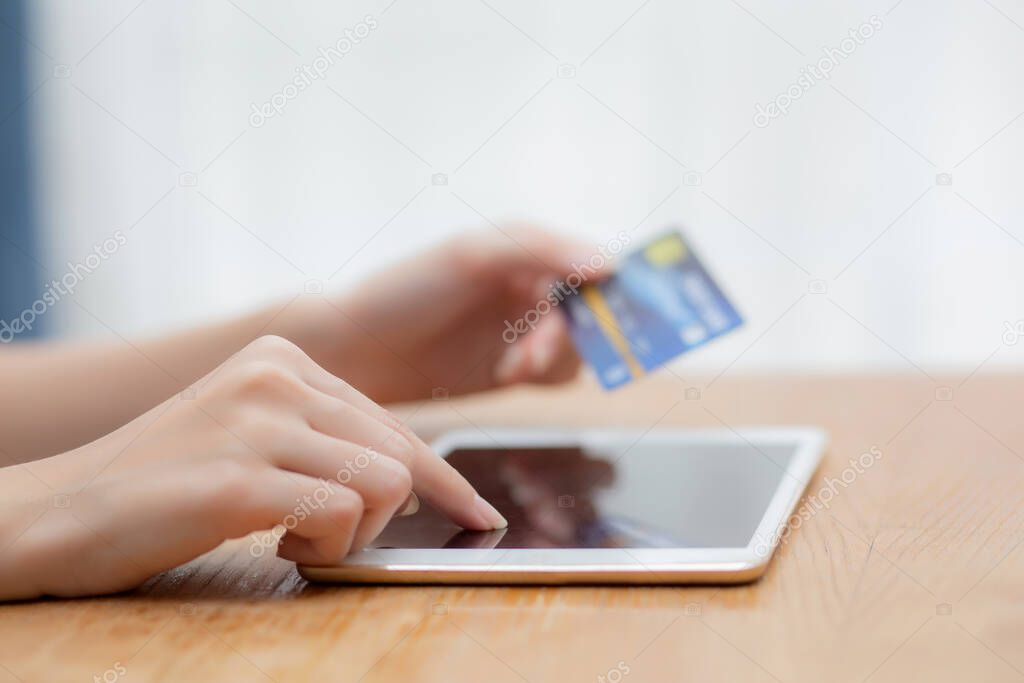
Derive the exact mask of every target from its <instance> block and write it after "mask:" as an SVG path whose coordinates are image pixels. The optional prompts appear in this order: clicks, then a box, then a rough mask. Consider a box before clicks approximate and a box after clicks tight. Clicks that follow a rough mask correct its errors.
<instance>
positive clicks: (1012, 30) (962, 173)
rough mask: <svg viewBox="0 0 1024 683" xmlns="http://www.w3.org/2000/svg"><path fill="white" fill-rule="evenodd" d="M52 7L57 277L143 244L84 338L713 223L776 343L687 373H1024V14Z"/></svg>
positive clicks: (1003, 9)
mask: <svg viewBox="0 0 1024 683" xmlns="http://www.w3.org/2000/svg"><path fill="white" fill-rule="evenodd" d="M389 3H390V4H389ZM32 4H33V6H34V8H35V16H34V17H33V20H34V27H33V31H32V33H31V35H30V36H26V37H27V38H29V40H31V42H32V43H34V45H35V49H34V50H33V55H34V57H35V59H36V68H35V70H34V74H33V79H34V85H38V86H39V88H38V90H37V91H36V93H35V94H34V95H33V97H32V99H31V100H30V102H29V105H28V106H30V107H31V108H32V115H33V119H34V121H35V122H36V124H37V129H36V138H37V144H38V145H39V147H40V163H39V164H38V168H37V175H38V179H39V185H40V204H41V209H42V219H43V222H44V227H45V230H46V234H47V237H48V240H49V247H48V249H47V252H46V261H47V265H48V267H49V268H50V270H51V271H52V275H55V276H56V275H60V274H61V273H63V272H64V271H65V270H66V267H67V266H66V263H67V262H68V261H69V260H72V261H80V260H82V259H83V258H84V257H85V255H86V254H87V253H89V252H90V251H91V250H92V248H93V246H94V245H97V244H99V243H100V242H102V241H103V240H104V239H105V238H107V237H109V236H110V235H111V234H112V233H113V232H114V231H115V230H122V231H124V232H125V234H126V235H127V236H128V244H127V245H126V246H124V247H123V248H121V249H120V250H119V251H118V252H117V253H116V254H115V255H114V256H113V257H111V258H110V259H109V260H108V261H106V262H104V264H103V265H102V266H101V267H100V268H99V269H98V270H97V271H96V272H95V273H93V274H92V275H90V276H89V277H88V278H87V279H86V281H84V282H83V283H82V284H81V286H80V289H79V291H78V293H77V294H76V295H75V296H76V299H77V302H78V303H80V304H81V307H79V306H76V305H73V304H72V303H70V302H66V301H65V302H62V303H61V304H59V305H58V306H56V307H55V308H54V309H53V310H52V311H51V312H50V313H49V314H48V316H49V318H48V322H49V323H50V324H51V325H53V326H54V327H56V329H57V330H58V331H59V332H61V333H64V334H70V335H75V336H82V337H99V338H103V337H111V336H113V335H124V336H129V337H131V336H138V335H147V334H154V333H158V332H160V331H162V330H166V329H170V328H173V327H177V326H181V325H186V324H189V323H193V322H197V321H201V320H209V319H212V318H214V317H216V316H219V315H225V314H229V313H234V312H241V311H244V310H247V309H248V308H250V307H252V306H255V305H260V304H265V303H267V302H270V301H274V300H278V299H281V298H282V297H290V296H292V295H294V294H295V293H297V292H298V291H300V290H301V289H302V288H303V285H304V283H305V282H306V281H307V280H309V279H322V280H328V279H330V287H332V288H341V287H344V286H346V284H347V283H351V282H352V281H353V280H355V279H357V278H359V277H360V276H361V275H363V274H365V273H367V272H369V271H372V270H373V269H375V268H377V267H379V266H380V264H382V263H383V262H386V261H388V260H391V259H395V258H399V257H401V256H405V255H408V254H411V253H414V252H415V251H416V250H417V249H419V248H421V247H422V246H424V245H426V244H428V243H433V242H435V241H437V240H439V239H442V238H443V237H445V236H448V235H450V234H454V233H456V232H458V231H460V230H464V229H467V228H475V227H481V226H485V227H486V226H487V221H494V222H496V223H502V222H505V221H510V220H531V221H536V222H539V223H542V224H544V225H548V226H552V227H554V228H557V229H561V230H565V231H570V232H573V233H576V234H578V235H579V236H581V237H583V238H584V239H586V240H588V241H589V242H590V243H593V244H595V245H597V244H600V243H602V242H604V241H606V240H607V239H608V238H609V237H610V236H612V235H613V234H614V233H615V232H617V231H619V230H633V229H634V228H636V233H635V234H636V239H637V240H640V239H643V238H644V237H646V236H650V235H652V234H654V233H656V232H658V231H660V230H661V229H663V228H664V227H665V226H666V225H668V224H671V223H682V224H685V225H686V226H687V227H688V233H689V236H690V238H691V240H692V241H693V242H694V243H695V245H696V246H697V247H698V249H699V251H700V252H701V253H702V255H703V256H704V258H705V260H706V261H707V262H708V264H709V265H710V266H711V268H712V269H713V271H714V272H715V273H716V274H717V275H718V276H719V278H720V280H721V281H722V283H723V285H724V286H725V288H726V289H727V291H728V292H729V293H730V294H731V295H732V297H733V298H734V300H735V301H736V303H737V305H738V307H739V308H740V309H741V310H742V311H743V313H744V314H745V316H746V317H747V318H748V324H747V326H746V327H745V328H744V329H743V330H742V331H741V332H739V333H736V334H733V335H731V336H730V337H728V338H727V339H724V340H722V341H721V342H720V343H716V344H713V345H711V346H710V347H708V348H707V349H704V350H701V351H699V352H696V353H694V354H692V355H691V356H689V357H687V358H686V359H684V360H683V361H682V362H683V363H684V364H685V366H686V367H689V368H696V369H699V370H706V371H709V372H712V373H714V372H719V371H722V370H723V369H725V368H727V367H728V368H729V370H728V371H729V372H730V373H741V372H756V371H762V370H782V369H787V370H788V369H798V370H807V371H816V370H829V371H858V370H871V369H882V368H891V369H897V370H903V371H908V372H911V373H914V372H918V370H917V369H915V366H917V368H919V369H920V370H922V371H924V372H927V373H934V372H944V371H948V370H952V371H956V372H960V373H963V374H966V373H969V372H971V371H973V370H974V369H975V368H977V367H978V366H979V365H981V364H983V366H984V369H985V370H995V369H998V368H1000V367H1007V366H1019V365H1020V364H1021V361H1022V359H1024V351H1022V347H1024V342H1022V343H1021V344H1018V345H1012V346H1011V345H1006V344H1004V343H1003V342H1002V337H1003V332H1004V325H1005V324H1006V323H1007V322H1010V323H1013V322H1016V321H1017V320H1020V319H1022V318H1024V305H1022V304H1024V275H1022V272H1021V268H1020V264H1022V263H1024V244H1022V243H1021V241H1020V240H1022V239H1024V221H1022V218H1024V192H1022V190H1021V188H1022V184H1021V180H1022V174H1021V172H1020V166H1019V161H1018V159H1019V157H1020V153H1021V151H1022V150H1024V118H1018V117H1020V116H1021V114H1022V113H1024V80H1022V79H1021V78H1020V74H1021V73H1022V69H1024V28H1022V24H1024V8H1022V7H1021V6H1020V4H1019V3H1013V2H1011V1H1010V0H992V1H991V2H986V1H985V0H944V1H939V2H932V1H930V0H902V1H897V0H887V1H886V2H877V1H865V2H846V3H840V2H836V1H826V2H820V1H813V2H812V1H810V0H808V1H807V2H781V1H774V2H769V1H768V0H742V2H741V3H739V4H737V3H735V2H727V1H720V2H670V1H669V0H650V1H649V2H638V1H635V0H634V1H631V2H615V3H595V2H584V1H583V0H578V1H574V2H560V3H547V2H530V3H521V2H512V1H511V0H488V2H487V3H485V2H481V1H480V0H448V1H438V2H416V1H414V0H396V1H395V2H393V3H391V0H384V1H382V2H355V3H352V2H345V3H342V2H317V3H290V2H289V3H285V2H280V1H276V0H235V1H234V2H231V1H230V0H177V1H173V2H172V1H171V0H144V1H143V2H141V3H139V2H138V0H117V1H114V2H105V3H82V2H78V1H75V0H38V1H35V2H33V3H32ZM366 15H372V16H373V17H374V18H375V20H376V22H377V24H378V26H377V28H376V30H374V31H373V32H372V33H371V34H370V35H369V36H368V37H367V38H366V39H365V40H364V41H363V42H362V43H361V44H359V45H357V46H356V47H355V48H354V49H353V50H352V51H351V53H349V54H348V55H347V56H346V57H345V58H344V59H342V60H341V61H340V62H338V63H337V64H336V65H334V66H333V67H332V68H331V69H330V71H329V73H328V75H327V78H326V79H325V81H321V82H318V83H316V84H314V86H313V87H312V88H310V89H309V90H306V91H304V92H302V93H300V94H299V96H298V97H297V98H295V99H294V100H293V101H291V102H290V103H289V104H288V106H287V108H286V110H285V111H284V113H283V114H282V115H281V116H278V117H275V118H272V119H270V120H269V121H267V123H266V124H265V125H264V126H262V127H260V128H253V127H251V126H250V122H249V115H250V112H251V105H252V104H253V103H256V104H262V103H263V102H265V101H267V100H268V99H270V97H271V96H272V95H273V94H274V93H277V92H280V91H281V89H282V88H283V87H284V86H285V85H286V84H287V83H288V82H289V81H290V80H291V79H292V78H293V77H294V75H295V69H296V68H297V67H301V66H303V65H309V64H311V63H312V62H313V60H314V58H315V57H316V55H317V53H316V49H317V48H318V47H320V46H326V45H330V44H333V43H335V42H336V41H337V40H338V39H339V38H341V37H343V36H344V29H346V28H352V27H354V26H355V25H356V24H357V23H358V22H360V21H362V20H363V19H364V17H365V16H366ZM872 15H877V16H878V17H879V19H880V20H881V21H882V24H883V27H882V29H881V30H880V31H878V32H877V33H876V35H874V36H873V37H871V38H870V39H868V40H866V41H865V43H864V45H861V46H859V47H857V48H856V50H855V51H854V52H853V54H852V55H851V56H850V57H848V58H846V59H845V60H844V61H842V62H841V63H840V64H839V66H837V67H836V68H835V70H834V72H833V74H832V77H831V79H830V80H828V81H821V82H817V83H816V84H815V85H813V87H811V88H810V89H809V91H808V92H806V94H804V95H803V96H802V97H801V98H800V99H798V100H797V101H795V102H794V103H793V105H792V107H791V109H790V111H789V113H788V114H787V115H785V116H782V117H780V118H778V119H776V120H774V121H772V122H771V123H770V125H768V126H767V127H765V128H758V127H755V126H754V125H753V115H754V112H755V104H757V103H762V104H765V103H767V102H768V101H770V100H771V99H773V98H774V97H775V96H776V95H778V94H780V93H782V92H784V91H785V90H786V89H787V88H788V87H789V86H790V85H791V84H792V83H794V82H795V81H796V79H797V78H798V77H799V76H800V72H801V69H802V68H803V67H804V66H805V65H807V64H810V63H813V62H817V60H818V59H819V58H821V57H822V48H823V47H826V46H831V47H838V46H839V45H840V42H841V41H842V39H843V38H845V37H847V35H848V31H849V30H850V29H855V28H856V27H858V26H860V25H861V24H862V23H864V22H867V21H868V20H869V18H870V17H871V16H872ZM560 64H571V65H574V68H575V77H573V78H560V77H558V67H559V65H560ZM59 65H67V66H68V67H70V77H69V78H59V77H55V73H56V75H58V76H59V75H66V73H65V72H62V71H61V70H60V67H59ZM55 68H56V69H57V71H56V72H55ZM328 86H329V88H328ZM332 89H333V91H332ZM688 171H697V172H699V173H701V174H702V176H701V183H700V185H697V186H691V185H687V184H685V182H684V181H685V179H687V178H688V177H692V176H687V175H686V174H687V172H688ZM186 172H193V173H197V174H198V186H196V187H186V186H181V185H180V182H179V178H180V176H181V174H182V173H186ZM435 173H445V174H447V175H448V178H449V184H448V185H447V186H435V185H433V184H432V183H431V177H432V175H433V174H435ZM939 173H952V176H953V183H952V185H951V186H946V185H937V184H936V175H937V174H939ZM410 200H411V201H410ZM343 264H344V267H343V268H341V270H340V271H339V272H338V273H337V275H336V276H334V277H333V278H331V276H332V274H334V273H335V271H336V270H338V268H339V267H341V266H342V265H343ZM813 280H823V281H824V283H825V285H826V286H827V293H826V294H815V293H811V292H810V291H809V285H810V283H811V281H813ZM86 311H88V313H87V312H86Z"/></svg>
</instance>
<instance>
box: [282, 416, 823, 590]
mask: <svg viewBox="0 0 1024 683" xmlns="http://www.w3.org/2000/svg"><path fill="white" fill-rule="evenodd" d="M825 443H826V437H825V434H824V433H823V432H821V431H820V430H817V429H812V428H784V429H780V428H772V429H744V430H738V431H736V432H733V431H726V430H689V429H678V430H676V429H673V430H667V429H659V430H651V431H632V430H596V429H580V430H571V431H570V430H564V431H563V430H559V431H551V430H539V429H482V430H472V431H457V432H451V433H449V434H446V435H445V436H444V437H442V438H441V439H440V440H439V441H437V442H436V444H435V448H436V450H437V452H438V453H439V454H440V455H441V456H443V457H445V458H447V459H448V461H449V462H450V463H451V464H452V465H453V466H454V467H455V468H456V469H458V470H459V471H460V472H462V474H463V475H465V476H466V478H467V479H469V481H470V482H471V483H472V484H473V485H474V486H475V487H476V489H477V490H478V491H479V492H480V494H481V495H482V496H483V497H484V498H486V499H487V500H489V501H491V503H493V504H494V505H495V507H497V508H498V510H499V511H500V512H501V513H502V514H503V515H504V516H505V518H506V519H508V522H509V525H508V528H507V529H503V530H500V531H492V532H471V531H465V530H462V529H460V528H458V527H457V526H455V525H454V524H453V523H452V522H450V521H448V520H447V519H446V518H445V517H444V516H442V515H441V514H440V513H438V512H437V511H436V510H434V509H432V508H430V507H429V506H427V505H423V506H422V507H421V508H420V511H419V512H417V513H416V514H415V515H412V516H410V517H401V518H396V519H394V520H393V521H392V522H391V523H390V524H389V525H388V527H387V528H386V529H385V530H384V532H383V534H381V536H380V537H379V538H378V539H377V540H376V542H375V543H374V544H373V546H372V547H370V548H367V549H366V550H363V551H362V552H359V553H355V554H353V555H351V556H350V557H349V558H347V559H346V561H345V562H344V563H343V564H342V565H341V566H337V567H309V566H303V567H300V568H299V571H300V573H301V574H302V575H303V576H304V577H306V578H307V579H310V580H313V581H341V582H357V583H467V584H469V583H488V584H531V583H537V584H562V583H593V584H600V583H631V584H672V583H738V582H742V581H749V580H752V579H755V578H757V577H759V576H760V575H761V574H762V573H763V572H764V570H765V568H766V567H767V564H768V561H769V559H770V558H771V555H772V552H773V551H774V550H775V546H776V545H777V544H778V542H779V539H780V538H781V536H782V532H783V530H784V529H785V527H786V523H787V520H788V518H789V516H790V515H791V514H792V513H793V510H794V508H795V506H796V504H797V501H798V500H799V498H800V496H801V494H802V492H803V490H804V488H805V487H806V485H807V483H808V481H809V480H810V478H811V477H812V476H813V474H814V472H815V469H816V468H817V466H818V463H819V461H820V459H821V455H822V451H823V450H824V448H825Z"/></svg>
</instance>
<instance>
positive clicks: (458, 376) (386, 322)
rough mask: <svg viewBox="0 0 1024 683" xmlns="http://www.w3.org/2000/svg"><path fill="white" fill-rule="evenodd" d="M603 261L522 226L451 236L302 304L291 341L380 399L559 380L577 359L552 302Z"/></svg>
mask: <svg viewBox="0 0 1024 683" xmlns="http://www.w3.org/2000/svg"><path fill="white" fill-rule="evenodd" d="M609 258H610V257H609V255H608V254H605V253H604V252H602V251H600V250H599V249H598V248H597V247H596V246H592V247H587V246H585V245H582V246H581V245H580V244H578V243H575V242H573V241H570V240H567V239H564V238H561V237H558V236H556V235H552V234H549V233H545V232H543V231H540V230H536V229H532V228H510V229H507V230H506V229H502V230H498V229H493V228H492V229H488V230H484V231H480V232H475V233H470V234H466V235H461V236H458V237H456V238H454V239H452V240H450V241H448V242H447V243H445V244H441V245H439V246H437V247H436V248H434V249H431V250H429V251H427V252H425V253H423V254H421V255H418V256H415V257H413V258H410V259H408V260H407V261H405V262H403V263H399V264H397V265H395V266H393V267H391V268H389V269H387V270H385V271H383V272H381V273H378V274H377V275H376V276H374V277H372V278H371V279H369V280H368V281H366V282H364V283H363V284H362V285H360V286H359V287H357V288H356V289H355V290H354V291H351V292H349V293H347V294H346V295H344V296H343V297H341V298H340V299H335V300H328V301H327V302H326V303H325V304H323V305H321V306H320V307H319V308H316V307H312V306H311V307H310V308H309V309H307V311H308V313H307V314H306V316H305V317H306V319H307V321H308V323H307V324H306V328H307V329H310V330H312V329H315V330H317V332H310V333H307V334H303V335H300V338H301V339H302V340H303V341H301V342H300V343H302V345H303V347H304V348H306V349H307V350H309V351H310V353H311V354H312V355H313V356H314V357H315V358H317V360H319V361H321V362H322V363H323V364H324V365H325V367H327V368H329V369H332V370H333V369H335V368H337V369H338V371H339V372H340V371H341V369H342V368H344V373H345V377H346V378H348V379H349V381H351V382H352V383H353V384H354V385H355V386H357V387H360V389H362V390H363V391H365V392H366V393H367V395H369V396H372V397H373V398H374V399H376V400H378V401H381V402H389V401H401V400H412V399H420V398H429V397H430V396H431V391H432V390H433V389H436V388H441V389H443V390H445V391H447V392H449V393H451V394H459V393H468V392H473V391H481V390H485V389H491V388H495V387H500V386H506V385H510V384H516V383H520V382H533V383H557V382H564V381H567V380H569V379H572V378H573V377H574V376H575V374H576V371H577V369H578V367H579V359H578V358H577V356H576V353H575V351H574V349H573V345H572V341H571V339H570V337H569V332H568V327H567V325H566V321H565V318H564V316H563V315H562V313H561V312H560V311H558V310H557V308H558V305H559V304H560V303H561V301H562V300H564V298H565V297H566V296H567V295H568V294H569V293H570V292H571V291H575V290H576V289H578V288H579V286H580V285H581V284H582V283H583V282H593V281H596V280H599V279H601V278H602V277H603V276H604V274H605V270H606V268H605V266H607V262H608V259H609ZM553 285H554V286H553Z"/></svg>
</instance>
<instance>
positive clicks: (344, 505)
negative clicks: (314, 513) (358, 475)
mask: <svg viewBox="0 0 1024 683" xmlns="http://www.w3.org/2000/svg"><path fill="white" fill-rule="evenodd" d="M364 509H365V505H364V503H363V497H362V496H360V495H359V494H358V493H357V492H355V491H353V490H352V489H349V488H342V489H341V490H340V491H338V493H337V494H336V495H335V496H334V498H333V500H332V505H331V507H330V511H331V515H332V516H333V518H334V519H335V520H338V521H341V522H347V523H351V525H352V526H353V527H354V526H355V524H356V523H358V521H359V520H360V519H361V518H362V516H363V510H364Z"/></svg>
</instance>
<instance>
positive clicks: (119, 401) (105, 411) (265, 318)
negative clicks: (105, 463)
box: [0, 306, 302, 466]
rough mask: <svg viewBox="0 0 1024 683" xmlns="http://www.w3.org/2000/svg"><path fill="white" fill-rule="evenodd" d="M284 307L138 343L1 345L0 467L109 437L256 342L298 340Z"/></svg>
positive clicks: (295, 320) (296, 329) (294, 318)
mask: <svg viewBox="0 0 1024 683" xmlns="http://www.w3.org/2000/svg"><path fill="white" fill-rule="evenodd" d="M281 308H282V307H281V306H278V307H276V308H269V309H267V310H264V311H260V312H258V313H256V314H252V315H248V316H244V317H240V318H235V319H232V320H229V321H227V322H223V323H218V324H213V325H207V326H203V327H199V328H195V329H192V330H188V331H185V332H180V333H176V334H172V335H168V336H165V337H162V338H158V339H152V340H149V341H142V342H138V343H134V342H127V341H118V342H103V343H26V344H11V345H7V346H0V378H2V381H0V414H2V415H3V417H2V419H0V466H4V465H10V464H14V463H18V462H24V461H28V460H35V459H38V458H41V457H45V456H48V455H53V454H55V453H60V452H63V451H67V450H71V449H73V448H76V447H78V446H81V445H82V444H84V443H88V442H90V441H93V440H94V439H97V438H99V437H100V436H102V435H104V434H107V433H109V432H112V431H113V430H115V429H117V428H118V427H120V426H122V425H124V424H126V423H127V422H129V421H130V420H132V419H134V418H135V417H137V416H138V415H140V414H141V413H143V412H145V411H146V410H149V409H150V408H152V407H153V406H155V405H157V404H158V403H160V402H162V401H164V400H166V399H167V398H169V397H171V396H173V395H175V394H178V393H180V392H182V391H183V390H185V389H187V388H188V387H189V386H190V385H191V384H192V383H193V382H195V381H196V380H197V379H198V378H200V377H202V376H203V375H205V374H206V373H208V372H210V371H211V370H212V369H213V368H215V367H216V366H217V365H219V364H220V363H222V362H223V361H224V360H225V359H227V358H228V357H230V356H231V355H232V354H233V353H235V352H236V351H238V350H239V349H241V348H242V347H244V346H245V345H246V344H247V343H249V342H250V341H252V340H253V339H255V338H256V337H257V336H261V335H265V334H279V335H281V336H289V337H294V336H301V330H299V327H298V321H299V319H300V318H301V317H302V316H297V315H295V312H291V313H289V312H285V313H282V312H281ZM289 308H290V307H289Z"/></svg>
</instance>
